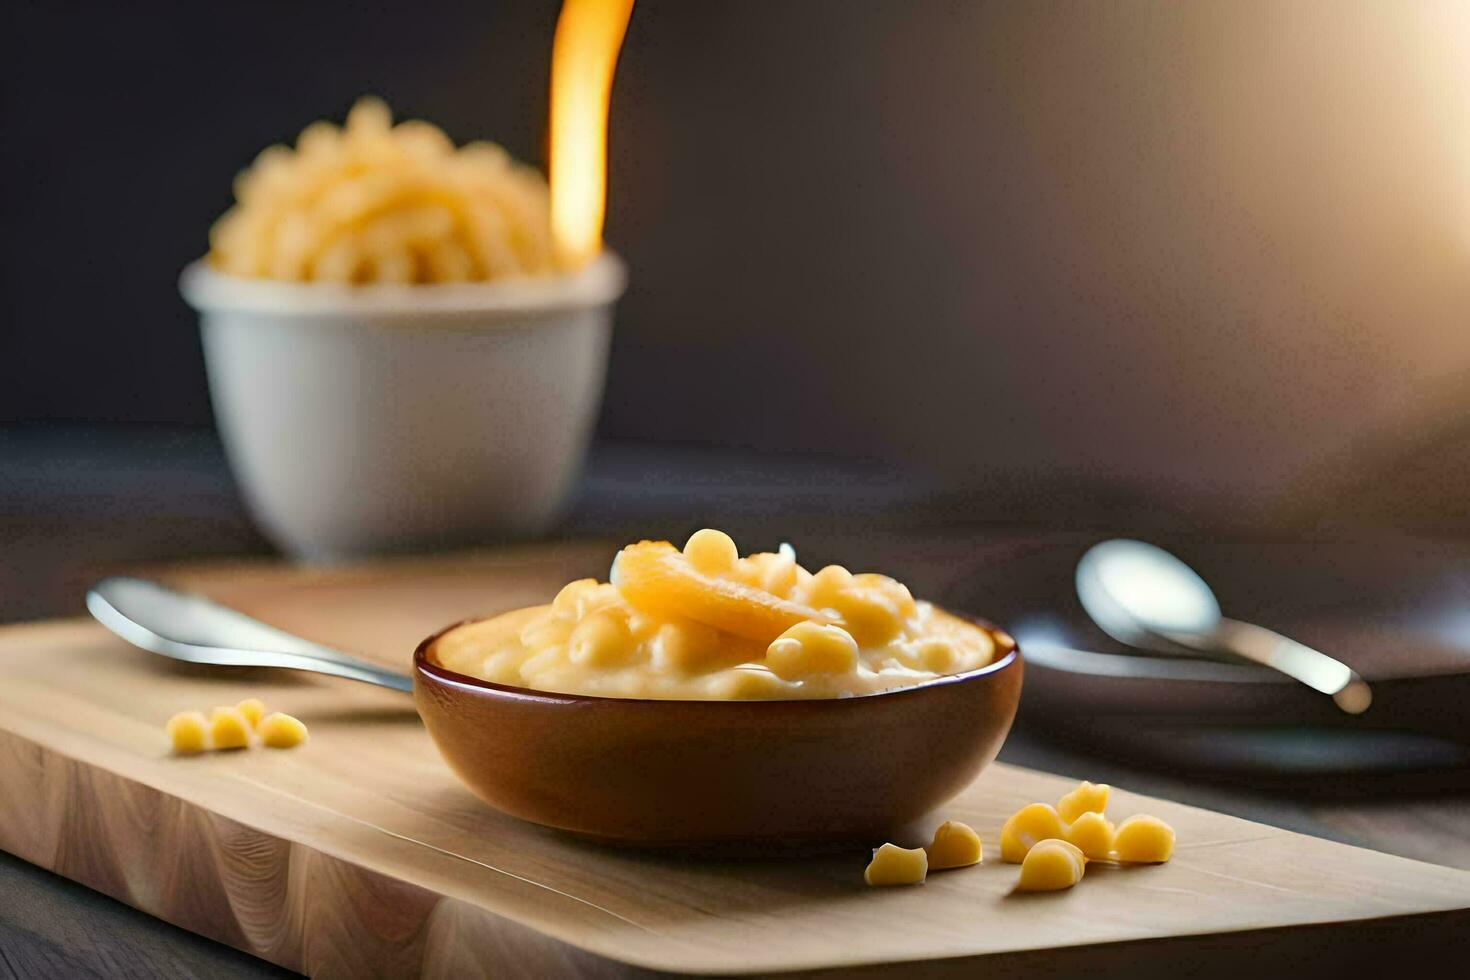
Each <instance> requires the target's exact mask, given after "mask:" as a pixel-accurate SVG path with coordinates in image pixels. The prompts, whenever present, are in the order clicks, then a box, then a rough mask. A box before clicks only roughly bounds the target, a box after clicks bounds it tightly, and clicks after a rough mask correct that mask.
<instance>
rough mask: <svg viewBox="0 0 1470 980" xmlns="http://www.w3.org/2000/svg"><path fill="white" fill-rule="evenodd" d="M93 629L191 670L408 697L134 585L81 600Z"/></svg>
mask: <svg viewBox="0 0 1470 980" xmlns="http://www.w3.org/2000/svg"><path fill="white" fill-rule="evenodd" d="M87 609H88V610H89V611H90V612H91V613H92V615H93V616H94V617H96V619H97V621H98V622H99V623H101V624H102V625H103V626H106V627H107V628H108V629H110V630H112V632H114V633H116V634H117V635H118V636H120V637H122V638H123V639H124V640H127V641H128V642H129V643H131V644H133V645H134V646H139V647H142V648H143V649H144V650H149V651H151V652H153V653H158V654H162V655H163V656H165V657H172V658H174V659H175V660H185V661H188V662H190V663H198V664H221V665H228V666H235V667H285V668H288V669H291V670H307V671H312V672H314V673H318V674H330V675H332V676H334V677H346V678H349V679H351V680H355V681H366V682H367V683H369V684H377V685H379V686H381V687H388V688H392V689H393V690H395V691H411V690H413V682H412V681H411V680H410V679H409V678H408V677H407V676H406V675H404V674H400V673H398V672H397V671H393V670H387V669H385V668H383V667H379V666H378V665H377V664H374V663H370V662H369V661H366V660H363V659H361V658H360V657H354V656H352V655H351V654H348V653H343V652H342V651H340V650H333V649H332V648H331V647H326V646H322V645H321V644H319V643H312V642H311V641H310V640H304V639H302V638H301V637H299V636H294V635H292V634H290V633H287V632H285V631H284V630H278V629H276V628H275V627H273V626H267V625H266V624H265V623H262V622H260V621H259V620H257V619H251V618H250V617H249V616H246V615H245V614H243V613H239V612H236V611H235V610H233V609H226V608H225V607H224V606H221V605H218V604H216V603H213V602H210V601H209V600H208V599H205V598H204V597H203V596H197V595H188V594H186V593H183V592H177V591H175V590H173V589H170V588H168V587H167V586H165V585H161V584H159V583H158V582H150V581H148V580H147V579H140V578H109V579H104V580H102V581H101V582H98V583H97V584H96V585H94V586H92V588H91V589H90V590H88V592H87Z"/></svg>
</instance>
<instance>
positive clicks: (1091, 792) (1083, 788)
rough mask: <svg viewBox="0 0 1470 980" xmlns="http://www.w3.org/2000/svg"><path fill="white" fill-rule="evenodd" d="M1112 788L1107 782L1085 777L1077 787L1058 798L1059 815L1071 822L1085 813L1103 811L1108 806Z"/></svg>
mask: <svg viewBox="0 0 1470 980" xmlns="http://www.w3.org/2000/svg"><path fill="white" fill-rule="evenodd" d="M1111 790H1112V787H1111V786H1109V785H1108V784H1107V783H1089V782H1088V781H1087V780H1085V779H1084V780H1082V782H1080V783H1078V784H1077V788H1076V789H1074V790H1072V792H1070V793H1068V794H1067V795H1066V796H1063V797H1062V798H1061V799H1060V800H1057V815H1058V816H1060V817H1061V818H1062V819H1063V820H1065V821H1066V822H1067V823H1071V822H1072V821H1074V820H1076V819H1077V818H1078V817H1080V816H1082V814H1084V813H1102V812H1103V811H1104V810H1106V809H1107V808H1108V793H1109V792H1110V791H1111Z"/></svg>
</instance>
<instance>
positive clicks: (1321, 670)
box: [1169, 619, 1373, 715]
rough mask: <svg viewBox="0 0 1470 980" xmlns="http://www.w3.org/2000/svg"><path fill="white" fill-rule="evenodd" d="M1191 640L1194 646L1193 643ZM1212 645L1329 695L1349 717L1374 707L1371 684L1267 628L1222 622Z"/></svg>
mask: <svg viewBox="0 0 1470 980" xmlns="http://www.w3.org/2000/svg"><path fill="white" fill-rule="evenodd" d="M1169 639H1171V640H1173V641H1174V642H1176V643H1182V644H1184V645H1185V646H1197V645H1198V642H1199V638H1191V637H1187V636H1186V637H1181V636H1177V635H1173V634H1170V636H1169ZM1191 639H1193V641H1194V642H1190V641H1191ZM1209 645H1210V646H1211V647H1213V648H1215V649H1221V650H1224V651H1226V652H1228V653H1233V654H1235V655H1236V656H1238V657H1242V658H1244V659H1246V660H1250V661H1252V662H1254V663H1258V664H1261V665H1263V666H1266V667H1270V668H1271V669H1273V670H1279V671H1280V672H1281V673H1283V674H1286V675H1287V676H1288V677H1293V678H1295V679H1297V680H1299V681H1301V682H1302V683H1303V684H1305V685H1307V686H1308V687H1310V688H1312V689H1313V690H1316V691H1321V692H1322V693H1323V694H1326V695H1328V696H1329V697H1331V698H1332V700H1333V701H1335V702H1336V703H1337V706H1338V707H1339V708H1341V709H1342V710H1343V711H1345V712H1347V713H1348V714H1350V715H1360V714H1362V713H1363V712H1364V711H1367V710H1368V706H1369V705H1370V704H1372V703H1373V692H1372V689H1371V688H1369V687H1368V682H1367V681H1365V680H1363V678H1362V677H1360V676H1359V675H1358V673H1357V672H1356V671H1354V670H1353V669H1352V668H1351V667H1349V666H1348V665H1347V664H1345V663H1343V662H1342V661H1341V660H1336V659H1334V658H1332V657H1329V656H1328V655H1327V654H1325V653H1322V652H1321V651H1319V650H1313V649H1312V648H1311V647H1309V646H1307V645H1306V644H1304V643H1298V642H1297V641H1296V640H1293V639H1291V638H1290V637H1287V636H1282V635H1281V634H1280V633H1277V632H1275V631H1273V630H1268V629H1266V628H1265V627H1264V626H1257V625H1255V624H1254V623H1243V622H1241V621H1240V620H1237V619H1221V620H1220V625H1219V626H1218V627H1216V629H1215V630H1214V631H1213V632H1212V633H1211V634H1210V636H1209Z"/></svg>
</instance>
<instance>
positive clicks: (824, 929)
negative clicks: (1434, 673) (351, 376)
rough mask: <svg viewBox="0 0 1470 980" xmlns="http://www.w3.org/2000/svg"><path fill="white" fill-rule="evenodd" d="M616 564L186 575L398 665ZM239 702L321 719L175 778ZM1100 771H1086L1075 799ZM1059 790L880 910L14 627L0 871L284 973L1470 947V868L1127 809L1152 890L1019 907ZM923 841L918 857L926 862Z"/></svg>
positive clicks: (959, 815) (6, 664) (987, 816)
mask: <svg viewBox="0 0 1470 980" xmlns="http://www.w3.org/2000/svg"><path fill="white" fill-rule="evenodd" d="M611 554H612V549H611V547H610V546H604V545H595V544H594V545H578V546H575V547H573V546H567V547H561V548H554V549H538V550H535V551H529V550H528V551H519V552H503V553H499V554H496V555H487V556H481V557H470V558H465V559H458V560H455V561H453V562H448V563H435V562H415V563H402V564H389V565H382V566H374V567H371V568H363V569H352V570H338V571H313V572H291V573H281V572H280V571H277V570H273V569H267V568H261V569H253V568H249V567H235V568H229V569H216V570H213V571H210V572H208V573H204V574H196V575H192V576H191V575H189V574H187V573H181V575H180V576H178V577H180V579H181V580H183V581H188V582H190V583H191V584H194V585H195V586H197V587H199V588H200V589H201V590H202V591H205V592H207V593H210V594H212V595H215V596H217V597H219V598H221V599H223V600H224V601H227V602H230V603H232V604H234V605H236V606H238V607H240V608H242V609H245V610H246V611H249V612H251V613H252V614H254V615H257V616H260V617H261V618H263V619H267V620H268V621H271V622H273V623H275V624H276V625H279V626H282V627H285V628H288V629H293V630H296V631H298V632H301V633H303V634H304V635H308V636H311V637H313V638H315V639H319V640H322V641H325V642H329V643H333V644H336V645H339V646H342V647H345V648H349V649H353V650H354V651H356V652H361V653H363V654H365V655H369V656H373V657H375V658H378V659H381V660H383V661H385V662H389V663H394V664H397V665H403V664H405V663H406V659H407V656H408V653H409V651H410V650H411V648H412V645H413V643H414V642H415V641H416V640H417V639H419V638H420V637H421V636H422V635H423V634H426V633H427V632H429V631H430V630H432V629H434V628H436V627H437V626H440V625H443V623H445V622H447V621H450V620H453V619H458V618H462V617H463V616H466V615H472V614H480V613H488V612H494V611H497V610H499V609H503V608H509V607H511V606H515V605H520V604H523V603H526V602H534V601H543V600H544V599H546V598H547V597H549V595H550V594H551V593H552V592H553V591H554V590H555V588H556V586H557V585H559V584H560V583H561V582H562V581H564V580H565V579H567V578H568V577H571V576H572V575H581V574H597V575H601V574H605V570H606V565H607V560H608V559H609V558H610V557H611ZM247 695H256V696H260V697H263V698H264V699H265V700H266V701H267V702H269V703H270V704H271V706H272V707H277V708H280V709H281V710H285V711H289V712H291V713H293V714H296V715H298V716H299V717H302V718H303V719H305V720H306V721H307V722H308V724H310V726H311V729H312V739H311V741H310V742H309V743H308V744H307V745H306V746H304V747H302V748H300V749H297V750H293V751H288V752H280V751H270V750H263V749H258V750H252V751H248V752H238V753H217V754H210V755H206V756H201V757H196V758H187V759H181V758H174V757H171V756H170V755H169V754H168V750H167V743H166V739H165V738H164V735H163V732H162V727H161V726H162V722H163V721H164V720H165V719H166V718H167V717H168V716H169V715H170V714H171V713H173V712H174V711H176V710H179V709H181V708H189V707H197V708H208V707H210V706H212V705H215V704H223V703H231V702H233V701H235V700H237V699H239V698H241V697H245V696H247ZM1078 775H1085V774H1078ZM1067 787H1068V783H1067V781H1066V780H1065V779H1062V778H1059V777H1055V776H1048V775H1043V774H1040V773H1035V772H1030V771H1028V770H1024V769H1019V768H1015V767H1009V766H1000V765H997V766H995V767H992V768H991V769H989V770H987V772H986V773H984V774H983V775H982V776H981V777H980V779H979V780H977V782H976V783H975V784H974V785H972V786H971V787H970V788H969V789H968V790H967V791H966V792H965V793H964V794H962V795H961V796H960V797H959V798H958V799H957V800H955V801H954V802H953V803H952V804H950V805H948V806H946V807H945V808H944V810H943V812H942V813H941V814H938V815H936V817H935V820H936V821H937V820H938V819H941V818H953V819H960V820H964V821H966V822H968V823H971V824H972V825H974V826H975V827H977V828H978V829H979V830H980V831H981V833H982V835H983V836H984V837H985V838H986V843H987V847H986V856H987V863H986V864H985V865H982V866H981V867H978V868H972V869H966V870H961V871H953V872H945V873H939V874H936V875H934V876H933V877H932V878H931V879H930V881H929V883H928V884H926V885H924V886H922V887H918V888H908V889H891V890H883V891H870V890H867V889H865V888H864V887H863V886H862V884H861V872H862V867H863V864H864V863H865V858H866V855H865V854H861V853H859V854H838V855H827V856H823V857H820V858H811V859H801V860H768V861H712V860H694V859H691V858H688V857H680V856H676V855H667V854H663V855H661V854H650V853H644V852H636V851H626V850H610V849H605V848H601V847H597V846H594V845H590V844H586V843H582V842H579V841H576V840H572V839H569V838H566V837H563V836H560V835H557V834H554V833H551V832H548V831H544V830H541V829H539V828H536V827H533V826H530V825H527V824H524V823H520V822H518V821H515V820H513V819H511V818H508V817H504V816H502V815H500V814H498V813H495V812H494V811H492V810H489V809H488V808H486V807H485V806H484V805H483V804H481V803H479V802H478V801H477V800H476V799H474V798H473V797H472V796H470V794H469V793H468V792H467V791H465V790H464V789H463V788H462V787H461V786H460V785H459V784H458V783H457V782H456V781H455V780H454V778H453V777H452V775H450V773H449V772H448V770H447V769H446V768H445V766H444V765H443V764H442V762H441V761H440V759H439V757H438V755H437V753H436V752H435V750H434V748H433V746H432V745H431V744H430V742H429V740H428V738H427V736H426V735H425V733H424V731H423V729H422V727H421V726H420V725H419V723H418V720H417V716H416V715H415V714H414V711H413V708H412V705H411V703H410V701H409V699H408V698H406V697H404V696H402V695H398V694H394V693H393V692H388V691H383V690H379V689H375V688H371V687H368V686H365V685H357V684H353V683H351V682H345V681H334V680H331V679H326V678H315V677H309V676H302V675H291V674H286V673H268V672H255V671H248V670H221V669H219V668H194V667H189V666H186V665H181V664H175V663H172V662H170V661H166V660H164V659H162V658H158V657H155V656H153V655H150V654H147V653H144V652H142V651H139V650H136V649H134V648H132V647H129V646H127V645H126V644H124V643H122V642H121V641H118V640H116V639H115V638H113V637H112V636H111V635H110V634H108V633H106V632H105V631H103V630H102V629H101V628H100V627H98V626H96V625H95V624H92V623H90V622H84V621H60V622H52V623H46V624H37V625H31V626H15V627H8V628H6V629H4V630H0V847H3V849H5V850H7V851H10V852H12V853H14V854H16V855H18V856H20V857H22V858H24V859H26V860H28V861H31V862H33V863H35V864H38V865H41V866H43V867H46V868H51V869H54V870H56V871H58V872H60V873H61V874H63V875H66V876H67V877H70V878H73V879H76V880H78V881H81V882H83V883H85V884H87V885H89V886H91V887H93V888H96V889H98V890H100V891H103V892H106V893H107V894H110V895H113V896H115V897H117V898H120V899H121V900H123V901H125V902H127V903H129V904H131V905H134V906H136V907H138V908H141V909H144V910H145V911H148V912H150V913H152V914H154V915H157V916H160V917H162V918H164V919H167V920H169V921H171V922H174V923H177V924H179V925H182V926H183V927H185V928H188V929H191V930H193V931H196V932H199V933H202V934H204V935H207V936H210V937H213V938H216V939H219V940H221V941H224V942H226V943H229V944H231V945H233V946H236V947H238V948H241V949H244V950H247V951H250V952H252V953H255V954H257V955H260V956H262V957H264V958H266V959H269V960H271V961H273V962H276V963H279V964H281V965H283V966H287V967H290V968H292V969H298V970H302V971H305V972H308V973H312V974H317V975H404V974H413V973H421V974H424V975H430V976H455V977H460V976H475V975H487V974H495V975H502V976H503V975H524V976H548V975H557V974H563V973H569V972H576V973H609V974H617V973H627V972H636V971H640V970H655V971H671V972H695V973H717V974H718V973H726V974H728V973H763V972H764V973H769V972H781V971H793V970H827V971H837V972H846V971H850V970H862V969H863V968H867V967H872V966H875V965H884V964H889V965H893V964H900V963H903V964H910V965H913V966H915V967H917V968H922V969H923V972H925V973H926V975H934V974H936V973H940V972H943V973H951V972H952V973H953V974H954V975H966V974H969V973H973V971H974V970H975V969H976V968H977V966H980V965H983V966H984V967H985V968H986V969H987V970H988V971H989V972H990V973H992V974H1004V973H1017V974H1024V973H1028V972H1035V971H1043V972H1052V973H1054V972H1056V971H1059V970H1060V971H1063V972H1073V971H1076V970H1080V969H1082V968H1084V967H1090V966H1098V965H1106V964H1112V965H1114V966H1117V965H1119V964H1126V965H1127V966H1128V968H1129V969H1130V970H1131V971H1132V972H1136V973H1148V972H1167V971H1168V970H1170V969H1175V968H1177V967H1179V966H1180V965H1181V964H1186V963H1187V964H1189V965H1190V966H1191V972H1202V973H1216V972H1217V973H1219V974H1220V975H1225V974H1226V973H1231V972H1238V971H1239V970H1240V969H1241V968H1242V967H1243V965H1249V964H1250V963H1252V962H1255V961H1256V960H1257V958H1258V957H1259V956H1260V955H1261V954H1262V953H1263V952H1268V953H1271V954H1273V955H1279V956H1282V957H1288V956H1289V957H1292V958H1293V960H1294V961H1296V962H1299V963H1302V964H1304V969H1303V971H1302V972H1303V973H1304V974H1310V973H1315V972H1317V968H1322V969H1326V968H1330V967H1332V966H1333V965H1338V966H1341V965H1344V964H1352V965H1356V966H1359V967H1361V966H1363V965H1364V964H1365V963H1367V962H1369V961H1371V960H1372V959H1373V958H1374V957H1379V958H1385V960H1387V959H1390V958H1393V957H1401V956H1402V955H1403V954H1404V950H1405V949H1407V948H1409V947H1410V946H1411V945H1412V944H1417V943H1425V942H1435V943H1441V944H1443V943H1455V942H1458V943H1460V944H1461V945H1463V943H1464V938H1463V937H1464V936H1465V935H1466V933H1467V930H1466V929H1465V926H1466V925H1467V924H1470V914H1467V913H1466V911H1465V910H1466V909H1467V907H1470V873H1466V872H1462V871H1455V870H1452V869H1448V868H1442V867H1437V866H1432V865H1427V864H1421V863H1417V862H1414V861H1408V860H1404V859H1401V858H1395V857H1390V856H1388V855H1384V854H1380V853H1376V852H1372V851H1366V850H1362V849H1357V848H1351V847H1347V846H1344V845H1340V844H1334V843H1329V842H1327V841H1322V840H1318V839H1314V838H1310V837H1304V836H1301V835H1297V834H1293V833H1290V832H1287V831H1283V830H1277V829H1274V828H1270V827H1266V826H1262V825H1260V824H1254V823H1250V822H1248V821H1243V820H1239V819H1236V818H1233V817H1227V816H1223V815H1220V814H1215V813H1210V812H1208V811H1204V810H1199V809H1194V808H1191V807H1185V806H1181V805H1178V804H1173V803H1168V802H1164V801H1157V800H1146V799H1144V798H1141V797H1138V796H1135V795H1133V794H1130V793H1128V792H1126V791H1120V792H1119V793H1118V794H1117V798H1116V802H1115V804H1114V806H1113V808H1112V809H1113V812H1114V813H1115V814H1116V815H1118V816H1123V815H1127V814H1129V813H1132V812H1137V811H1140V810H1147V811H1148V812H1153V813H1156V814H1158V815H1159V816H1162V817H1164V818H1165V819H1167V820H1169V821H1171V822H1172V823H1173V824H1174V825H1175V826H1176V828H1178V830H1179V833H1180V847H1179V851H1178V854H1177V856H1176V858H1175V860H1174V861H1173V862H1171V863H1170V864H1168V865H1166V866H1163V867H1159V868H1147V869H1132V870H1119V869H1107V868H1101V867H1098V868H1096V869H1095V870H1094V871H1093V872H1091V873H1090V874H1089V877H1088V879H1087V880H1085V881H1084V882H1083V883H1082V885H1081V886H1080V887H1079V888H1077V889H1076V890H1074V891H1072V892H1069V893H1064V894H1058V895H1048V896H1018V895H1013V894H1012V893H1011V888H1012V885H1013V884H1014V881H1015V873H1016V869H1015V868H1014V867H1013V866H1007V865H1002V864H1000V863H999V862H998V861H997V859H996V851H995V843H996V836H997V832H998V830H999V827H1000V824H1001V822H1002V821H1003V820H1004V818H1005V816H1006V815H1007V814H1008V813H1009V812H1010V811H1012V810H1013V809H1015V808H1016V807H1017V806H1019V805H1020V804H1022V803H1024V802H1029V801H1031V800H1034V799H1046V800H1050V799H1054V798H1055V797H1057V796H1058V795H1060V793H1061V792H1063V791H1064V790H1065V789H1066V788H1067ZM910 843H913V842H910Z"/></svg>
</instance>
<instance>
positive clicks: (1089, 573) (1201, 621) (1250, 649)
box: [1077, 538, 1373, 715]
mask: <svg viewBox="0 0 1470 980" xmlns="http://www.w3.org/2000/svg"><path fill="white" fill-rule="evenodd" d="M1077 598H1078V599H1080V600H1081V601H1082V607H1083V608H1084V609H1086V610H1087V614H1088V615H1089V616H1091V617H1092V619H1093V622H1095V623H1097V625H1098V626H1099V627H1101V628H1102V630H1103V632H1105V633H1107V634H1108V635H1109V636H1111V637H1112V638H1113V639H1115V640H1117V641H1118V642H1120V643H1125V644H1127V645H1129V646H1132V647H1139V648H1141V649H1144V650H1152V651H1154V652H1157V653H1165V654H1170V655H1174V656H1202V655H1203V656H1221V655H1227V656H1235V657H1239V658H1242V659H1245V660H1249V661H1252V662H1254V663H1258V664H1261V665H1262V666H1266V667H1270V668H1271V669H1273V670H1278V671H1280V672H1281V673H1283V674H1286V675H1287V676H1288V677H1292V678H1295V679H1296V680H1298V681H1301V682H1302V683H1303V684H1305V685H1307V686H1308V687H1310V688H1312V689H1313V690H1316V691H1320V692H1322V693H1323V694H1326V695H1328V696H1329V697H1331V698H1332V700H1333V701H1335V702H1336V703H1337V706H1338V707H1339V708H1341V709H1342V710H1343V711H1345V712H1347V713H1348V714H1352V715H1358V714H1362V713H1363V712H1364V711H1367V710H1368V706H1369V705H1370V704H1371V703H1372V702H1373V692H1372V691H1371V690H1370V689H1369V687H1368V684H1367V682H1365V681H1364V680H1363V678H1361V677H1359V676H1358V675H1357V673H1356V672H1354V671H1353V669H1352V668H1351V667H1349V666H1348V665H1347V664H1345V663H1343V662H1342V661H1340V660H1334V659H1333V658H1332V657H1329V656H1327V654H1325V653H1321V652H1320V651H1317V650H1313V649H1312V648H1311V647H1309V646H1305V645H1303V644H1301V643H1298V642H1296V641H1295V640H1292V639H1289V638H1288V637H1285V636H1282V635H1281V634H1280V633H1275V632H1272V631H1271V630H1268V629H1266V628H1265V627H1262V626H1256V625H1254V624H1251V623H1242V622H1240V621H1239V620H1234V619H1226V618H1225V617H1224V616H1222V615H1221V614H1220V602H1219V600H1218V599H1216V598H1215V593H1214V592H1212V591H1211V590H1210V587H1209V585H1208V584H1206V583H1205V580H1204V579H1202V578H1200V576H1199V574H1198V573H1197V572H1196V571H1195V570H1194V569H1192V568H1190V567H1189V566H1188V565H1186V564H1184V562H1182V561H1180V560H1179V559H1178V558H1176V557H1174V556H1173V555H1171V554H1169V552H1167V551H1165V550H1163V549H1162V548H1157V547H1155V546H1153V545H1151V544H1145V543H1143V542H1142V541H1128V540H1124V539H1121V538H1120V539H1115V540H1112V541H1104V542H1102V543H1101V544H1097V545H1093V546H1092V547H1091V548H1090V549H1088V551H1087V553H1086V554H1085V555H1083V556H1082V559H1081V560H1080V561H1079V562H1078V563H1077Z"/></svg>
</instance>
